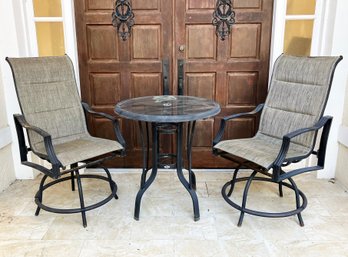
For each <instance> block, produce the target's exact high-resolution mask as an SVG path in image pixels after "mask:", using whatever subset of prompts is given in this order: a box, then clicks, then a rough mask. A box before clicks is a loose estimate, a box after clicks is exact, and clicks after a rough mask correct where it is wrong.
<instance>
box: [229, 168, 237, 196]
mask: <svg viewBox="0 0 348 257" xmlns="http://www.w3.org/2000/svg"><path fill="white" fill-rule="evenodd" d="M238 171H239V168H237V169H236V170H235V171H234V173H233V178H232V180H231V187H230V190H229V191H228V193H227V196H228V197H230V196H231V195H232V192H233V190H234V185H235V184H236V179H237V174H238Z"/></svg>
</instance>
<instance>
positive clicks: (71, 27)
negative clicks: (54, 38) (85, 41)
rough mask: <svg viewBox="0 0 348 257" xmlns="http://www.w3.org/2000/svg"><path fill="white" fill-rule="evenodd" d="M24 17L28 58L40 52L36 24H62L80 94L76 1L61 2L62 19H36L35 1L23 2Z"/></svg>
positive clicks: (27, 0) (66, 47)
mask: <svg viewBox="0 0 348 257" xmlns="http://www.w3.org/2000/svg"><path fill="white" fill-rule="evenodd" d="M23 5H24V6H23V9H24V16H25V21H26V22H25V28H26V34H27V38H28V42H27V49H28V56H38V54H39V51H38V47H37V37H36V29H35V22H40V21H41V22H43V21H49V22H62V23H63V32H64V47H65V53H66V54H67V55H68V56H69V57H70V59H71V61H72V62H73V65H74V68H75V77H76V82H77V87H78V90H79V92H81V89H80V77H79V72H78V67H79V66H78V55H77V41H76V28H75V11H74V0H68V1H66V0H61V6H62V17H40V18H35V17H34V6H33V0H25V1H24V2H23Z"/></svg>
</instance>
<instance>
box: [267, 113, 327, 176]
mask: <svg viewBox="0 0 348 257" xmlns="http://www.w3.org/2000/svg"><path fill="white" fill-rule="evenodd" d="M332 119H333V117H332V116H324V117H322V118H321V119H320V120H319V121H318V122H317V123H316V124H315V125H314V126H312V127H309V128H302V129H298V130H295V131H292V132H290V133H288V134H286V135H285V136H283V142H282V146H281V148H280V151H279V153H278V156H277V158H276V160H275V161H274V164H273V165H274V166H275V169H276V170H279V167H281V165H282V164H283V162H284V160H285V158H286V155H287V152H288V150H289V146H290V143H291V139H292V138H294V137H297V136H299V135H302V134H305V133H308V132H312V131H316V132H318V131H319V129H321V128H323V133H322V135H321V139H320V145H319V150H318V152H317V156H318V166H317V167H324V160H325V153H326V145H327V140H328V137H329V132H330V127H331V123H332ZM275 176H278V177H279V176H280V174H275ZM286 177H289V176H286Z"/></svg>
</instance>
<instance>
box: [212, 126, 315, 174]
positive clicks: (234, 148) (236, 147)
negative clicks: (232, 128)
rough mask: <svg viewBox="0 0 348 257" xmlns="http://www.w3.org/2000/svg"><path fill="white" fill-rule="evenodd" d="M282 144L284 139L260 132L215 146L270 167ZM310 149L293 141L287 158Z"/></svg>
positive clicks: (301, 154)
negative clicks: (250, 136) (253, 135)
mask: <svg viewBox="0 0 348 257" xmlns="http://www.w3.org/2000/svg"><path fill="white" fill-rule="evenodd" d="M281 145H282V140H280V139H278V138H274V137H270V136H266V135H263V134H261V133H259V134H257V135H256V136H255V137H253V138H244V139H235V140H224V141H221V142H220V143H218V144H216V145H215V146H214V148H216V149H220V150H222V151H224V152H227V153H229V154H232V155H234V156H238V157H241V158H243V159H245V160H248V161H251V162H254V163H256V164H258V165H260V166H262V167H264V168H266V169H269V168H270V167H271V166H272V163H273V162H274V161H275V159H276V158H277V156H278V153H279V150H280V148H281ZM309 151H310V149H309V148H307V147H304V146H302V145H299V144H294V143H291V144H290V148H289V151H288V154H287V158H292V157H297V156H303V155H306V154H307V153H308V152H309Z"/></svg>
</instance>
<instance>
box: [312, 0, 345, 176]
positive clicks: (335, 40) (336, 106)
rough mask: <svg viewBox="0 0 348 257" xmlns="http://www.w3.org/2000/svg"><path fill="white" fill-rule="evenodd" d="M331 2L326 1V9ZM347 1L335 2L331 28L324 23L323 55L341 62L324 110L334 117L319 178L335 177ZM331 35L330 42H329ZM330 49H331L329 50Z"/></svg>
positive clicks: (343, 69) (343, 87) (340, 113)
mask: <svg viewBox="0 0 348 257" xmlns="http://www.w3.org/2000/svg"><path fill="white" fill-rule="evenodd" d="M331 3H332V2H330V1H328V7H330V5H331ZM347 10H348V1H347V0H337V6H336V13H335V16H334V17H335V19H334V24H333V27H332V25H331V26H330V22H332V20H331V21H330V19H329V17H328V20H327V21H326V24H328V27H327V30H326V31H327V34H326V35H324V36H326V37H327V38H328V40H327V41H328V42H327V44H326V46H325V48H324V49H323V52H322V54H323V55H333V56H334V55H342V56H343V61H341V62H340V63H339V64H338V66H337V69H336V73H335V77H334V81H333V84H332V89H331V93H330V97H329V100H328V104H327V107H326V110H325V114H327V115H332V116H334V119H333V123H332V127H331V131H330V137H329V142H328V146H327V154H326V161H325V169H324V170H322V171H319V172H318V177H319V178H333V177H335V172H336V165H337V157H338V149H339V143H338V132H339V129H340V125H341V123H342V117H343V109H344V96H345V90H346V83H347V75H348V33H347V25H348V15H347ZM330 35H332V41H331V40H330ZM330 48H331V49H330Z"/></svg>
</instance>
